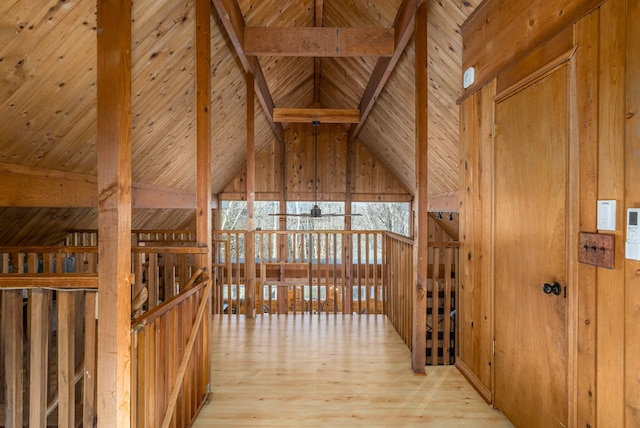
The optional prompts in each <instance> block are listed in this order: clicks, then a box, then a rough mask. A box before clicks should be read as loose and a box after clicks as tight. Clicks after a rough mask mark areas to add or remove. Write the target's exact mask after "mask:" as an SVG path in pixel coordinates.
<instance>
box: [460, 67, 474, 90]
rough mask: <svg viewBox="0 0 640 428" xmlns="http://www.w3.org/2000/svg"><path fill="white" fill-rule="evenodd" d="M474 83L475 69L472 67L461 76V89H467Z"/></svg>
mask: <svg viewBox="0 0 640 428" xmlns="http://www.w3.org/2000/svg"><path fill="white" fill-rule="evenodd" d="M475 81H476V69H475V68H473V67H469V68H467V69H466V70H465V71H464V74H463V75H462V87H463V88H464V89H467V88H468V87H469V86H471V85H473V82H475Z"/></svg>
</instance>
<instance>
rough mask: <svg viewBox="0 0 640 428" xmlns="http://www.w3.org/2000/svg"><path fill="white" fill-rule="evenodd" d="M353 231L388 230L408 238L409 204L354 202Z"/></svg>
mask: <svg viewBox="0 0 640 428" xmlns="http://www.w3.org/2000/svg"><path fill="white" fill-rule="evenodd" d="M351 206H352V208H351V210H352V212H353V213H358V214H361V215H360V216H355V217H353V220H352V223H351V228H352V229H353V230H388V231H390V232H394V233H398V234H401V235H405V236H409V210H410V204H409V202H354V203H353V204H352V205H351Z"/></svg>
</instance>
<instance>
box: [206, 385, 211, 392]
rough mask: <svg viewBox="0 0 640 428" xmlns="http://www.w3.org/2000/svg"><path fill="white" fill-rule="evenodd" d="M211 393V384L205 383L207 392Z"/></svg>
mask: <svg viewBox="0 0 640 428" xmlns="http://www.w3.org/2000/svg"><path fill="white" fill-rule="evenodd" d="M209 393H211V384H210V383H208V384H207V394H209Z"/></svg>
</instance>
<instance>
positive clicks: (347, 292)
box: [342, 135, 356, 314]
mask: <svg viewBox="0 0 640 428" xmlns="http://www.w3.org/2000/svg"><path fill="white" fill-rule="evenodd" d="M355 157H356V156H355V141H354V140H353V139H352V138H351V137H350V136H349V135H347V156H346V158H347V161H346V167H347V171H346V177H345V201H344V213H345V214H351V211H352V210H351V202H352V196H351V195H352V192H351V187H352V183H353V172H354V167H355ZM344 230H346V231H349V230H351V216H350V215H347V216H346V217H345V218H344ZM342 239H344V240H345V242H343V245H344V257H343V258H342V260H343V263H345V276H346V278H345V280H344V281H343V292H342V313H343V314H350V313H351V311H352V309H351V307H352V302H353V288H351V254H352V248H351V244H352V242H353V235H351V234H345V235H342Z"/></svg>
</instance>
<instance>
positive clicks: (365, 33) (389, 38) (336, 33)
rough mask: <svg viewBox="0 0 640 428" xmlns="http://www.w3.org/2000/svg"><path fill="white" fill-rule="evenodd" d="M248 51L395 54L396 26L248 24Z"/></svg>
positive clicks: (311, 54) (265, 53)
mask: <svg viewBox="0 0 640 428" xmlns="http://www.w3.org/2000/svg"><path fill="white" fill-rule="evenodd" d="M244 52H245V54H247V55H257V56H261V55H263V56H297V57H350V56H355V57H360V56H391V55H393V54H394V29H393V28H335V27H245V28H244Z"/></svg>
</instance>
